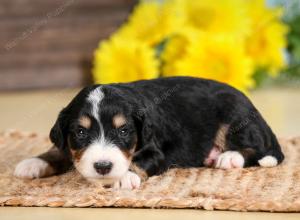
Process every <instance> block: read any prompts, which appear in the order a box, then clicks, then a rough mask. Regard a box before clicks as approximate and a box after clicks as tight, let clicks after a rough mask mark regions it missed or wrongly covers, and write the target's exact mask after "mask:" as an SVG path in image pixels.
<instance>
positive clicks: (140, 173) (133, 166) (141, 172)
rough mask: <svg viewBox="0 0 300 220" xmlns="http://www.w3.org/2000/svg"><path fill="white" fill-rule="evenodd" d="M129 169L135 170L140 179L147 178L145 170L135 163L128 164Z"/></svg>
mask: <svg viewBox="0 0 300 220" xmlns="http://www.w3.org/2000/svg"><path fill="white" fill-rule="evenodd" d="M129 170H131V171H133V172H135V173H136V174H137V175H138V176H139V177H140V178H141V180H142V181H145V180H146V179H147V178H148V175H147V173H146V171H145V170H143V169H142V168H140V167H138V166H137V165H136V164H135V163H131V164H130V167H129Z"/></svg>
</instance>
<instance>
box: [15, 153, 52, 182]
mask: <svg viewBox="0 0 300 220" xmlns="http://www.w3.org/2000/svg"><path fill="white" fill-rule="evenodd" d="M52 174H54V169H53V168H52V167H51V166H50V165H49V163H47V162H46V161H44V160H42V159H40V158H36V157H34V158H29V159H25V160H22V161H21V162H20V163H18V164H17V166H16V169H15V172H14V175H15V176H16V177H20V178H27V179H33V178H40V177H46V176H50V175H52Z"/></svg>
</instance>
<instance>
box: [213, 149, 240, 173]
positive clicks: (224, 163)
mask: <svg viewBox="0 0 300 220" xmlns="http://www.w3.org/2000/svg"><path fill="white" fill-rule="evenodd" d="M244 164H245V159H244V157H243V156H242V155H241V154H240V153H239V152H237V151H226V152H224V153H222V154H220V155H219V157H218V159H217V161H216V164H215V168H220V169H231V168H242V167H244Z"/></svg>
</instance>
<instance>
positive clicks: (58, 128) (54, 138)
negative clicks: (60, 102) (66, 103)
mask: <svg viewBox="0 0 300 220" xmlns="http://www.w3.org/2000/svg"><path fill="white" fill-rule="evenodd" d="M67 125H68V118H67V110H66V108H64V109H63V110H62V111H61V112H60V113H59V115H58V118H57V120H56V122H55V124H54V126H53V127H52V129H51V131H50V140H51V142H52V143H53V144H54V145H55V146H56V147H58V148H59V149H63V148H64V147H65V146H66V136H67Z"/></svg>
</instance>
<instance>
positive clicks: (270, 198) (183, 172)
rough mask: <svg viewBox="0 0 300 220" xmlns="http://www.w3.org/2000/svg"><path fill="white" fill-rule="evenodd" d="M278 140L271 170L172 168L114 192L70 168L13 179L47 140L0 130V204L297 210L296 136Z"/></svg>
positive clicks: (299, 157) (299, 150)
mask: <svg viewBox="0 0 300 220" xmlns="http://www.w3.org/2000/svg"><path fill="white" fill-rule="evenodd" d="M280 142H281V144H282V146H283V150H284V153H285V155H286V160H285V162H284V163H283V164H282V165H280V166H278V167H275V168H258V167H255V168H248V169H233V170H227V171H225V170H218V169H207V168H200V169H172V170H170V171H169V172H167V173H165V174H164V175H162V176H155V177H152V178H150V179H149V180H148V181H147V182H145V183H143V184H142V187H141V188H140V189H138V190H134V191H128V190H115V191H114V190H112V189H104V188H102V187H95V186H93V185H91V184H90V183H88V182H86V181H85V180H84V179H83V178H81V177H80V176H79V175H78V174H77V173H76V171H72V172H70V173H68V174H65V175H62V176H54V177H50V178H45V179H36V180H21V179H17V178H14V177H13V176H12V172H13V169H14V167H15V164H16V163H17V162H18V161H20V160H21V159H24V158H27V157H30V156H34V155H36V154H38V153H41V152H44V151H45V150H46V149H47V148H49V147H50V146H51V144H50V142H49V140H48V138H47V137H42V136H39V135H36V134H21V133H19V132H6V133H3V134H1V135H0V152H1V158H0V205H2V206H5V205H7V206H51V207H60V206H61V207H108V206H111V207H149V208H199V209H202V208H203V209H208V210H212V209H218V210H236V211H278V212H290V211H292V212H299V211H300V137H299V138H294V139H281V140H280Z"/></svg>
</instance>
